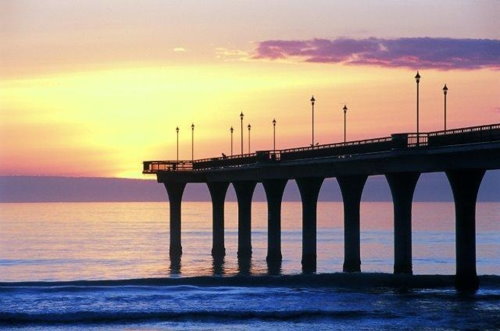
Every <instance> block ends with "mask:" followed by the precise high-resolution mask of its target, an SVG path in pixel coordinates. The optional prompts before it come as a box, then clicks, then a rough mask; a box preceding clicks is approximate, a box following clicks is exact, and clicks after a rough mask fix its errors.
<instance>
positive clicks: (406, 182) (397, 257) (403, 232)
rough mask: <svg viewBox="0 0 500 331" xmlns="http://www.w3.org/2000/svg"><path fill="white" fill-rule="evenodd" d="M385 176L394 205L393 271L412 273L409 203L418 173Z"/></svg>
mask: <svg viewBox="0 0 500 331" xmlns="http://www.w3.org/2000/svg"><path fill="white" fill-rule="evenodd" d="M385 177H386V178H387V181H388V182H389V187H390V188H391V194H392V202H393V205H394V273H395V274H400V273H401V274H412V273H413V270H412V258H411V246H412V245H411V205H412V200H413V192H415V186H416V185H417V181H418V178H419V177H420V174H419V173H417V172H407V173H402V172H401V173H391V174H386V175H385Z"/></svg>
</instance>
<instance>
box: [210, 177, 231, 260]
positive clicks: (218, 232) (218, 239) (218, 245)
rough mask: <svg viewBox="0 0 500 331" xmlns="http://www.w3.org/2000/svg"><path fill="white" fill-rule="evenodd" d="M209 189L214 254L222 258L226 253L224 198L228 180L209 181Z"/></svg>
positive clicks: (215, 256)
mask: <svg viewBox="0 0 500 331" xmlns="http://www.w3.org/2000/svg"><path fill="white" fill-rule="evenodd" d="M207 186H208V190H209V191H210V195H211V196H212V231H213V236H212V256H213V257H214V258H221V257H223V256H224V255H226V249H225V248H224V200H225V198H226V192H227V188H228V186H229V183H227V182H208V183H207Z"/></svg>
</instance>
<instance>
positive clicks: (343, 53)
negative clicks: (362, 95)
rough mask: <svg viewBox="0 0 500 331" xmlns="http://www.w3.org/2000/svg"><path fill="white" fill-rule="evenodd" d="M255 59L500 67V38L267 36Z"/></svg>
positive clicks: (388, 64)
mask: <svg viewBox="0 0 500 331" xmlns="http://www.w3.org/2000/svg"><path fill="white" fill-rule="evenodd" d="M253 58H255V59H271V60H275V59H287V58H298V59H300V60H303V61H305V62H316V63H342V64H347V65H374V66H382V67H406V68H412V69H423V68H431V69H439V70H450V69H482V68H491V69H500V40H493V39H452V38H399V39H380V38H367V39H349V38H338V39H333V40H328V39H312V40H267V41H262V42H260V43H259V44H258V46H257V49H256V51H255V55H254V56H253Z"/></svg>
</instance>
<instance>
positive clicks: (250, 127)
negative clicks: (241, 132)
mask: <svg viewBox="0 0 500 331" xmlns="http://www.w3.org/2000/svg"><path fill="white" fill-rule="evenodd" d="M251 129H252V126H251V125H250V124H248V154H250V130H251Z"/></svg>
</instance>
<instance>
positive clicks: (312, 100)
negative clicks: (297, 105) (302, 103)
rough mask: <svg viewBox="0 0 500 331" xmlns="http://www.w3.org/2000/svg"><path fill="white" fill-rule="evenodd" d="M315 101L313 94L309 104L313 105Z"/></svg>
mask: <svg viewBox="0 0 500 331" xmlns="http://www.w3.org/2000/svg"><path fill="white" fill-rule="evenodd" d="M315 102H316V99H314V95H313V96H312V97H311V105H313V106H314V103H315Z"/></svg>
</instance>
